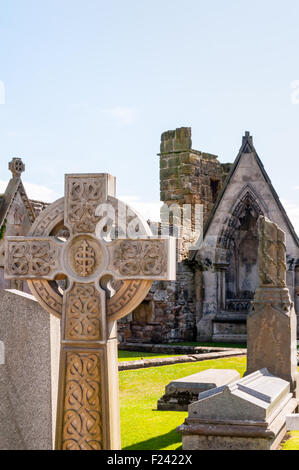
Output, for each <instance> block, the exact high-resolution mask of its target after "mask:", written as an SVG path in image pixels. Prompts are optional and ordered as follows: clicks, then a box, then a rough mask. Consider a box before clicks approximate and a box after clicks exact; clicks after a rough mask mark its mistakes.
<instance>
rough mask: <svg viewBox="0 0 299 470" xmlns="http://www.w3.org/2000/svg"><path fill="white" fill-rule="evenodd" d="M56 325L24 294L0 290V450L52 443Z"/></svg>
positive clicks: (46, 446)
mask: <svg viewBox="0 0 299 470" xmlns="http://www.w3.org/2000/svg"><path fill="white" fill-rule="evenodd" d="M59 336H60V321H59V319H58V318H55V317H53V316H50V315H49V314H48V313H47V312H46V311H45V310H44V309H43V308H42V307H41V306H40V305H39V303H38V302H37V301H36V300H35V298H34V297H33V296H32V295H30V294H27V293H24V292H20V291H7V290H0V343H1V344H0V423H1V425H0V449H1V450H29V449H31V450H36V449H43V450H50V449H52V448H53V442H54V441H55V420H56V408H57V403H56V402H57V384H58V368H59V349H60V337H59Z"/></svg>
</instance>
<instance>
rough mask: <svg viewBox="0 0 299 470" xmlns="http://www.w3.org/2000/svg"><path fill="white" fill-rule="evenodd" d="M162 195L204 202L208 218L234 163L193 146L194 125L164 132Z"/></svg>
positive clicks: (165, 199) (174, 199)
mask: <svg viewBox="0 0 299 470" xmlns="http://www.w3.org/2000/svg"><path fill="white" fill-rule="evenodd" d="M159 156H160V191H161V192H160V199H161V201H163V202H164V203H165V204H167V205H171V204H174V203H176V204H179V205H182V204H202V206H203V221H204V223H205V222H206V221H207V219H208V217H209V215H210V213H211V211H212V209H213V207H214V204H215V202H216V199H217V197H218V195H219V192H220V191H221V188H222V186H223V182H224V180H225V177H226V176H227V174H228V172H229V170H230V168H231V165H230V164H221V163H220V162H219V161H218V159H217V156H216V155H212V154H210V153H204V152H200V151H198V150H193V149H192V140H191V127H181V128H178V129H176V130H173V131H167V132H164V133H163V134H162V136H161V147H160V154H159Z"/></svg>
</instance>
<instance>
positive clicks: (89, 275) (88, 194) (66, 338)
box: [5, 174, 175, 450]
mask: <svg viewBox="0 0 299 470" xmlns="http://www.w3.org/2000/svg"><path fill="white" fill-rule="evenodd" d="M114 194H115V179H114V178H113V177H111V176H110V175H107V174H83V175H78V174H73V175H66V177H65V199H64V200H63V199H62V200H58V201H57V202H56V203H54V204H53V205H51V206H50V207H49V208H48V209H46V210H45V211H43V212H42V214H41V215H40V216H39V218H38V219H37V221H36V222H35V224H33V226H32V229H31V237H7V238H6V240H5V257H6V263H5V275H6V278H7V279H26V280H29V286H30V288H31V289H32V292H33V293H34V295H35V296H36V298H37V300H38V301H39V302H40V303H41V304H42V305H43V306H44V307H45V308H46V309H47V310H48V311H49V312H50V313H53V314H54V315H56V316H61V315H62V330H61V356H60V377H59V394H58V409H57V428H56V449H82V450H84V449H88V450H94V449H119V448H120V423H119V399H118V370H117V328H116V322H117V320H118V319H119V318H122V317H123V316H125V315H127V314H128V313H130V312H131V311H132V310H133V309H134V308H136V307H137V305H139V303H140V302H141V301H142V300H143V299H144V297H145V296H146V295H147V293H148V291H149V289H150V286H151V284H152V281H153V280H168V279H170V280H171V279H174V277H175V244H174V240H173V239H170V238H153V237H150V236H146V237H144V238H143V239H141V238H125V237H123V238H116V239H114V240H112V241H108V240H107V239H105V236H104V235H103V236H102V238H100V236H99V235H102V232H100V231H98V230H97V226H98V224H99V223H100V222H101V221H102V220H103V215H104V212H101V205H103V204H106V203H107V202H109V198H110V204H111V205H112V206H113V207H114V206H115V205H117V200H116V199H115V198H114ZM107 210H108V209H107V208H106V212H107ZM126 224H127V225H128V224H129V222H128V221H126ZM141 224H142V222H141V220H139V225H141ZM104 225H105V224H104ZM63 227H64V228H66V229H67V230H68V231H69V238H68V240H67V241H66V242H62V240H61V239H60V238H57V237H55V234H57V233H59V230H61V229H63ZM104 232H105V231H103V233H104ZM96 234H97V236H96ZM63 278H67V279H68V286H67V289H66V290H65V291H64V293H63V299H62V297H61V295H59V292H57V285H56V283H55V282H54V283H53V281H55V280H59V279H63ZM111 278H113V279H114V281H118V282H119V283H120V288H119V289H118V290H117V292H116V294H115V295H114V296H112V297H111V298H110V299H109V298H107V280H109V279H111ZM105 286H106V287H105Z"/></svg>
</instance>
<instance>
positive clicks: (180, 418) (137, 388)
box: [119, 351, 246, 450]
mask: <svg viewBox="0 0 299 470" xmlns="http://www.w3.org/2000/svg"><path fill="white" fill-rule="evenodd" d="M119 352H120V353H122V351H119ZM135 354H136V355H137V354H138V357H145V355H146V353H135ZM131 358H132V356H131ZM135 359H136V356H135ZM210 368H213V369H236V370H237V371H238V372H239V373H240V375H241V376H243V374H244V372H245V369H246V358H245V357H232V358H227V359H216V360H209V361H202V362H196V363H187V364H175V365H171V366H162V367H149V368H145V369H137V370H128V371H121V372H120V373H119V382H120V414H121V434H122V448H123V450H174V449H181V442H182V438H181V435H180V434H178V433H177V432H176V430H175V429H176V427H177V426H179V425H180V424H182V423H183V422H184V419H185V417H186V416H187V412H176V411H157V400H158V399H159V398H160V397H161V396H162V395H163V394H164V390H165V386H166V385H167V384H168V383H169V382H170V381H171V380H175V379H178V378H180V377H185V376H187V375H191V374H195V373H196V372H200V371H202V370H205V369H210Z"/></svg>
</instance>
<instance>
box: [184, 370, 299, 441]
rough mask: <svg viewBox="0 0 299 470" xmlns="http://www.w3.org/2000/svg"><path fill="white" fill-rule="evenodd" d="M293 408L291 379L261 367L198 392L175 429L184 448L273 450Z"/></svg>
mask: <svg viewBox="0 0 299 470" xmlns="http://www.w3.org/2000/svg"><path fill="white" fill-rule="evenodd" d="M296 408H297V400H296V399H295V398H294V397H293V394H292V393H291V392H290V383H289V382H287V381H286V380H283V379H281V378H279V377H274V376H273V375H272V374H270V373H269V372H268V371H267V369H262V370H259V371H256V372H253V373H252V374H250V375H248V376H246V377H244V378H243V379H241V380H239V381H237V382H235V383H233V384H231V385H226V386H224V387H218V388H214V389H212V390H209V391H207V392H203V393H201V394H200V395H199V397H198V401H197V402H196V403H193V404H192V405H190V406H189V414H188V418H187V419H186V420H185V423H184V424H183V425H181V426H180V427H179V428H178V429H177V431H178V432H180V433H181V434H182V439H183V450H274V449H277V448H279V445H280V443H281V441H282V439H283V437H284V436H285V433H286V416H287V415H289V414H291V413H293V412H294V411H295V409H296Z"/></svg>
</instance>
